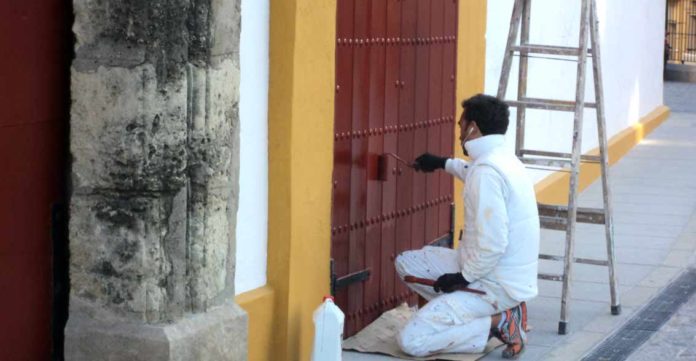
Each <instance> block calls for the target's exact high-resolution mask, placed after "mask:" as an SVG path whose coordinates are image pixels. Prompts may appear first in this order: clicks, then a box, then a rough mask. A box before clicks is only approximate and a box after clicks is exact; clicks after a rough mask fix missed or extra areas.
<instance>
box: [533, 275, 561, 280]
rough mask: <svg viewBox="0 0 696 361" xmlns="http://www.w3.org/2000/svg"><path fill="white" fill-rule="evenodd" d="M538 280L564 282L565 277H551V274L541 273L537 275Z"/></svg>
mask: <svg viewBox="0 0 696 361" xmlns="http://www.w3.org/2000/svg"><path fill="white" fill-rule="evenodd" d="M537 278H538V279H540V280H547V281H563V275H550V274H545V273H539V274H538V275H537Z"/></svg>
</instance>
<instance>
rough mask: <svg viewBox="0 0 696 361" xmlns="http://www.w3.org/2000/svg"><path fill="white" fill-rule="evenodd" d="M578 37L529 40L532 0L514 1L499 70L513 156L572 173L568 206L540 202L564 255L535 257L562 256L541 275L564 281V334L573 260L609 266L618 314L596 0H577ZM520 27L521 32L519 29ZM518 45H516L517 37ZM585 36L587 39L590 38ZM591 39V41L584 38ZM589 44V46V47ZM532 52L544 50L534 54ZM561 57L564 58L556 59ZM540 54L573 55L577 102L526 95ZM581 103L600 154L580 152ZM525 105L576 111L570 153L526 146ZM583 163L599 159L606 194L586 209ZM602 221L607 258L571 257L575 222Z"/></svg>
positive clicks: (544, 221) (560, 328)
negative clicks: (514, 81) (558, 267)
mask: <svg viewBox="0 0 696 361" xmlns="http://www.w3.org/2000/svg"><path fill="white" fill-rule="evenodd" d="M580 1H581V3H582V4H581V16H580V42H579V46H578V47H577V48H575V47H565V46H549V45H539V44H530V43H529V28H530V18H531V16H530V13H531V0H515V3H514V7H513V10H512V19H511V21H510V32H509V34H508V39H507V47H506V49H505V56H504V60H503V68H502V71H501V74H500V83H499V87H498V98H499V99H501V100H505V101H506V102H507V104H509V105H510V106H512V107H516V108H517V130H516V135H517V139H516V142H515V153H516V155H517V157H519V159H520V160H521V161H522V162H523V163H524V164H525V165H526V166H527V167H529V168H537V169H545V170H559V171H565V172H569V173H570V192H569V195H568V205H567V206H557V205H547V204H541V203H540V204H538V207H539V218H540V221H541V227H542V228H546V229H554V230H563V231H565V233H566V238H565V256H563V257H561V256H555V255H546V254H540V255H539V259H542V260H553V261H562V262H563V264H564V267H563V274H561V275H549V274H539V279H544V280H552V281H561V282H563V291H562V295H561V315H560V321H559V323H558V333H559V334H561V335H564V334H566V333H567V331H568V320H569V317H568V310H569V307H570V292H571V284H570V281H571V279H572V274H573V264H574V263H584V264H591V265H597V266H607V267H608V269H609V286H610V293H611V313H612V314H613V315H618V314H620V313H621V305H620V303H619V294H618V288H617V279H616V273H615V268H614V265H615V254H614V225H613V219H612V199H611V198H612V197H611V189H610V188H609V158H608V157H609V156H608V153H607V134H606V124H605V114H604V90H603V84H602V64H601V56H600V48H599V33H598V25H597V6H596V1H595V0H580ZM520 29H521V31H520ZM518 33H519V38H520V44H519V45H517V44H516V43H517V38H518ZM588 37H589V39H588ZM588 42H589V43H588ZM588 45H590V46H588ZM536 54H541V55H545V56H546V57H544V56H536ZM515 56H519V81H518V88H517V99H516V100H508V99H505V95H506V93H507V88H508V82H509V79H510V72H511V66H512V61H513V57H515ZM558 56H564V57H565V58H558ZM534 57H541V58H545V59H558V60H568V57H572V58H571V59H572V60H573V61H577V81H576V89H575V101H574V102H573V101H564V100H553V99H538V98H530V97H527V73H528V64H529V58H534ZM588 57H590V58H591V59H592V60H591V61H592V69H593V74H594V89H595V98H596V99H595V102H594V103H591V102H585V78H586V74H585V73H586V69H587V66H586V64H587V60H588ZM585 108H593V109H596V114H597V130H598V137H599V156H596V155H583V154H582V150H581V145H582V124H583V115H584V109H585ZM527 109H543V110H549V111H561V112H573V113H575V118H574V126H573V145H572V153H558V152H548V151H541V150H532V149H527V148H526V147H525V145H524V135H525V131H524V130H525V129H524V128H525V120H526V119H525V116H526V110H527ZM581 163H595V164H599V165H600V167H601V173H602V190H603V195H604V197H603V198H604V208H599V209H589V208H579V207H578V176H579V172H580V164H581ZM577 222H581V223H593V224H603V225H604V228H605V235H606V246H607V260H596V259H586V258H576V257H574V251H575V234H576V229H575V228H576V223H577Z"/></svg>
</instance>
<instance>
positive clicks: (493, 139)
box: [395, 95, 539, 358]
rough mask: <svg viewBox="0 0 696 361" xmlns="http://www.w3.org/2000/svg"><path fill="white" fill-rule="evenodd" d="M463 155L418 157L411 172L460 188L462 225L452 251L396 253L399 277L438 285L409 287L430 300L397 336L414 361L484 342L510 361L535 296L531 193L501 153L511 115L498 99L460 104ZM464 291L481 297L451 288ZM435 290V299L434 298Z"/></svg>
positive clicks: (513, 161)
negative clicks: (453, 180) (451, 179)
mask: <svg viewBox="0 0 696 361" xmlns="http://www.w3.org/2000/svg"><path fill="white" fill-rule="evenodd" d="M462 106H463V108H464V112H463V114H462V116H461V119H460V120H459V126H460V128H461V129H460V131H461V133H460V138H459V139H460V140H461V145H462V148H463V150H464V154H465V155H468V156H469V157H470V159H471V161H470V162H467V161H465V160H463V159H448V158H442V157H439V156H435V155H432V154H427V153H426V154H423V155H421V156H420V157H418V158H417V159H416V161H415V164H414V165H415V167H416V169H417V170H420V171H423V172H433V171H435V170H437V169H444V170H445V171H447V172H448V173H450V174H451V175H453V176H455V177H457V178H459V179H460V180H462V181H463V182H464V208H465V210H464V213H465V225H464V233H463V239H462V241H461V243H460V244H459V247H458V249H456V250H453V249H447V248H441V247H429V246H427V247H425V248H423V249H421V250H414V251H407V252H404V253H402V254H400V255H399V256H398V257H397V259H396V261H395V263H396V270H397V272H398V273H399V275H400V276H401V278H402V280H403V279H404V276H407V275H411V276H415V277H420V278H428V279H432V280H435V279H436V280H437V281H436V282H435V285H434V287H430V286H424V285H420V284H413V283H409V284H408V285H409V287H410V288H411V289H413V290H414V291H416V292H417V293H419V294H420V295H421V296H423V297H424V298H425V299H426V300H428V301H429V302H428V303H427V304H426V305H425V307H423V308H422V309H420V310H419V311H418V312H417V313H416V314H415V315H414V317H413V318H412V319H411V320H410V321H409V322H408V324H407V325H406V327H405V328H404V329H403V330H401V332H400V334H399V340H398V341H399V344H400V346H401V348H402V349H403V350H404V352H406V353H408V354H411V355H413V356H427V355H432V354H436V353H460V352H468V353H477V352H482V351H483V349H484V348H485V346H486V344H487V342H488V340H489V339H490V338H491V337H497V338H499V339H500V340H501V341H502V342H504V343H505V344H506V345H507V347H506V348H505V350H503V357H505V358H516V357H517V356H518V355H519V354H520V352H522V350H523V349H524V345H525V343H526V338H527V336H526V334H525V329H526V318H527V314H526V312H527V310H526V305H525V303H524V302H525V301H527V300H529V299H531V298H533V297H535V296H536V295H537V259H538V258H537V257H538V254H539V215H538V212H537V203H536V197H535V193H534V187H533V184H532V181H531V180H530V179H529V176H528V175H527V174H526V171H525V168H524V166H523V165H522V163H521V162H520V161H519V160H518V159H517V157H516V156H515V155H514V154H513V152H512V151H511V150H510V149H508V148H506V147H505V138H504V134H505V132H506V131H507V128H508V123H509V116H510V112H509V110H508V106H507V105H506V104H505V103H504V102H502V101H500V100H498V99H497V98H494V97H491V96H486V95H476V96H474V97H472V98H470V99H468V100H466V101H464V102H463V103H462ZM462 287H468V288H473V289H478V290H481V291H484V292H485V293H486V294H485V295H479V294H475V293H470V292H465V291H461V290H458V289H460V288H462ZM440 292H442V293H440Z"/></svg>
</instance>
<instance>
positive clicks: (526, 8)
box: [515, 0, 532, 157]
mask: <svg viewBox="0 0 696 361" xmlns="http://www.w3.org/2000/svg"><path fill="white" fill-rule="evenodd" d="M531 12H532V0H524V1H523V2H522V32H521V34H520V44H521V45H527V44H529V23H530V19H531ZM528 55H529V52H528V51H522V52H520V69H519V77H518V79H519V80H518V82H517V100H522V99H523V98H525V97H526V96H527V70H528V67H529V58H528V57H527V56H528ZM526 114H527V108H526V107H525V106H524V105H521V106H519V107H517V129H516V136H515V154H516V155H517V156H518V157H521V156H522V149H524V128H525V124H524V123H525V118H526Z"/></svg>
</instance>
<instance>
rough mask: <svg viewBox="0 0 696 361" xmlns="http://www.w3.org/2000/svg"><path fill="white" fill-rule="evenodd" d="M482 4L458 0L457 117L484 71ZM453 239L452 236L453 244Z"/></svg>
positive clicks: (458, 200) (458, 207)
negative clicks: (462, 103) (462, 102)
mask: <svg viewBox="0 0 696 361" xmlns="http://www.w3.org/2000/svg"><path fill="white" fill-rule="evenodd" d="M486 7H487V1H485V0H460V2H459V29H458V32H459V33H458V36H457V37H458V39H457V99H458V100H457V118H456V119H457V121H458V120H459V117H460V116H461V113H462V107H461V105H460V103H461V101H462V100H464V99H467V98H469V97H471V96H473V95H476V94H478V93H482V92H483V88H484V82H485V75H486ZM455 128H456V129H455V132H454V144H455V146H454V149H455V156H456V157H459V158H462V157H464V154H463V153H462V147H461V146H460V145H459V144H460V143H459V127H458V126H455ZM463 186H464V185H463V183H462V182H456V181H455V182H454V200H455V201H454V204H455V217H454V219H455V223H454V226H455V228H454V229H455V232H454V236H455V238H457V237H458V235H459V230H461V229H462V228H463V226H464V216H463V214H464V201H463V199H462V197H461V194H462V189H463ZM456 243H457V240H455V246H456Z"/></svg>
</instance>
